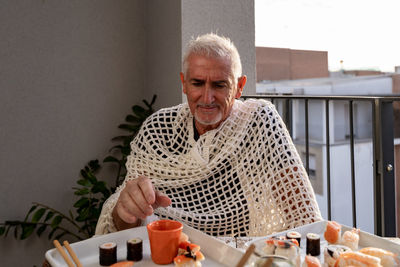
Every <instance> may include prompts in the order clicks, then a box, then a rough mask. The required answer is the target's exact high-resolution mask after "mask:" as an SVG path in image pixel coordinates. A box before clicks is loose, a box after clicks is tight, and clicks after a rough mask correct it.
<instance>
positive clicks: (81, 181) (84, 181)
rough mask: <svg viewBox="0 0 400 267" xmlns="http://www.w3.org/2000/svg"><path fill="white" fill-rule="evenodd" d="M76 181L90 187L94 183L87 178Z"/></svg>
mask: <svg viewBox="0 0 400 267" xmlns="http://www.w3.org/2000/svg"><path fill="white" fill-rule="evenodd" d="M76 183H77V184H79V185H82V186H86V187H89V186H91V185H92V183H91V182H90V181H89V180H87V179H80V180H78V181H77V182H76Z"/></svg>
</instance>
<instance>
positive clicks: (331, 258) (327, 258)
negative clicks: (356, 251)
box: [324, 245, 351, 267]
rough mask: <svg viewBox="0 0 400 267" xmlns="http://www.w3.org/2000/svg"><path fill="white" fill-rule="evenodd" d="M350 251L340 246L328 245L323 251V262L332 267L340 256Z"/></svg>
mask: <svg viewBox="0 0 400 267" xmlns="http://www.w3.org/2000/svg"><path fill="white" fill-rule="evenodd" d="M348 251H351V249H350V248H349V247H346V246H342V245H328V246H327V247H325V250H324V262H325V264H326V265H327V266H328V267H334V266H335V263H336V260H337V259H338V258H339V256H340V254H342V253H344V252H348Z"/></svg>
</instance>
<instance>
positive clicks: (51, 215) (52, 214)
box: [44, 211, 54, 222]
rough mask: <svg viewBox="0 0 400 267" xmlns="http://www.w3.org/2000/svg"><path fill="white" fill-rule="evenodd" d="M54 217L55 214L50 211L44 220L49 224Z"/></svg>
mask: <svg viewBox="0 0 400 267" xmlns="http://www.w3.org/2000/svg"><path fill="white" fill-rule="evenodd" d="M53 216H54V212H52V211H49V212H48V213H47V215H46V218H45V219H44V222H47V221H48V220H50V219H51V218H52V217H53Z"/></svg>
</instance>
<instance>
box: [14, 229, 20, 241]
mask: <svg viewBox="0 0 400 267" xmlns="http://www.w3.org/2000/svg"><path fill="white" fill-rule="evenodd" d="M18 228H19V227H18V226H15V228H14V238H15V239H18Z"/></svg>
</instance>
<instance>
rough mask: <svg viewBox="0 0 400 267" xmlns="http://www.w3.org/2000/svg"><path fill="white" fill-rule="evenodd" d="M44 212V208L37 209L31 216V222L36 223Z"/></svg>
mask: <svg viewBox="0 0 400 267" xmlns="http://www.w3.org/2000/svg"><path fill="white" fill-rule="evenodd" d="M45 212H46V209H45V208H41V209H38V210H37V211H36V212H35V213H34V214H33V216H32V222H33V223H37V222H38V221H39V220H40V219H41V218H42V216H43V214H44V213H45Z"/></svg>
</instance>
